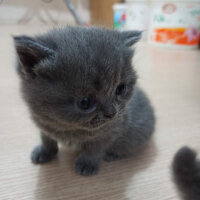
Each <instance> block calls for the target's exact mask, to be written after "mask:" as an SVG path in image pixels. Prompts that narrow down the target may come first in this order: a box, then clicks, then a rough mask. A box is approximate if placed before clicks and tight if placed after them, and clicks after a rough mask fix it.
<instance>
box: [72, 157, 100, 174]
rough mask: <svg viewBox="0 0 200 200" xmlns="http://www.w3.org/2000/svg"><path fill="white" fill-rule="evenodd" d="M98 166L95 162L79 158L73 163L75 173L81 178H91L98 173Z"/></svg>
mask: <svg viewBox="0 0 200 200" xmlns="http://www.w3.org/2000/svg"><path fill="white" fill-rule="evenodd" d="M99 165H100V164H99V163H98V162H97V161H94V160H92V159H87V158H82V157H79V158H78V159H77V160H76V161H75V171H76V172H77V173H78V174H80V175H83V176H92V175H94V174H96V173H97V172H98V170H99Z"/></svg>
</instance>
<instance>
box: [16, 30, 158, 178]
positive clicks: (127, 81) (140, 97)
mask: <svg viewBox="0 0 200 200" xmlns="http://www.w3.org/2000/svg"><path fill="white" fill-rule="evenodd" d="M140 37H141V33H140V32H139V31H126V32H122V33H121V32H117V31H113V30H108V29H103V28H95V27H90V28H85V27H67V28H63V29H55V30H52V31H50V32H48V33H46V34H44V35H39V36H35V37H28V36H18V37H14V42H15V48H16V52H17V56H18V65H17V70H18V73H19V76H20V78H21V86H22V93H23V97H24V99H25V101H26V102H27V104H28V106H29V108H30V112H31V114H32V118H33V120H34V122H35V123H36V124H37V126H38V127H39V128H40V130H41V139H42V144H41V145H39V146H37V147H36V148H35V149H34V150H33V153H32V161H33V162H34V163H45V162H48V161H50V160H51V159H53V158H54V157H55V155H56V154H57V151H58V147H57V142H61V143H63V144H76V146H77V147H78V149H79V150H80V154H79V156H78V157H77V159H76V160H75V170H76V172H77V173H79V174H81V175H92V174H95V173H97V171H98V169H99V166H100V163H101V161H102V159H104V160H106V161H112V160H117V159H121V158H123V157H126V156H129V155H132V154H133V153H134V152H135V151H136V150H137V149H138V148H139V147H141V146H142V145H144V144H145V142H146V141H147V140H148V139H149V138H150V137H151V135H152V133H153V130H154V121H155V119H154V114H153V109H152V107H151V105H150V103H149V100H148V99H147V97H146V96H145V94H144V93H143V92H142V91H141V90H140V89H139V88H138V87H137V86H135V83H136V73H135V71H134V70H133V67H132V65H131V61H132V56H133V49H132V48H130V47H131V45H133V44H135V43H136V42H137V41H138V40H139V39H140ZM84 106H85V107H86V109H85V108H84V109H83V107H84Z"/></svg>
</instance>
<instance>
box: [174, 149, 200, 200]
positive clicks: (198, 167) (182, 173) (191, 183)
mask: <svg viewBox="0 0 200 200" xmlns="http://www.w3.org/2000/svg"><path fill="white" fill-rule="evenodd" d="M172 169H173V175H174V181H175V183H176V184H177V187H178V189H179V190H180V192H181V195H182V197H183V199H184V200H200V161H199V160H197V154H196V152H195V151H194V150H192V149H190V148H189V147H183V148H181V149H180V150H179V151H178V152H177V154H176V155H175V157H174V161H173V165H172Z"/></svg>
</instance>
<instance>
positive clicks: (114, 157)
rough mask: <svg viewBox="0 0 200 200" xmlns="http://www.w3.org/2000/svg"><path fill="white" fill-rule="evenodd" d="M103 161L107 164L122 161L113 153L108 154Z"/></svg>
mask: <svg viewBox="0 0 200 200" xmlns="http://www.w3.org/2000/svg"><path fill="white" fill-rule="evenodd" d="M103 159H104V160H105V161H106V162H112V161H115V160H120V159H121V157H120V156H119V155H117V154H115V153H113V152H106V153H105V155H104V157H103Z"/></svg>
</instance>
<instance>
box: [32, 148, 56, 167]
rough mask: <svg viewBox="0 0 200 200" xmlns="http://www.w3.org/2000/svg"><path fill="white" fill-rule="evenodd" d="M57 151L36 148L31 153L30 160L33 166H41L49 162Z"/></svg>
mask: <svg viewBox="0 0 200 200" xmlns="http://www.w3.org/2000/svg"><path fill="white" fill-rule="evenodd" d="M57 152H58V149H54V150H51V151H47V150H45V149H44V148H43V147H42V146H41V145H39V146H36V147H35V148H34V149H33V151H32V153H31V160H32V162H33V163H35V164H43V163H47V162H49V161H51V160H52V159H53V158H54V157H55V156H56V154H57Z"/></svg>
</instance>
